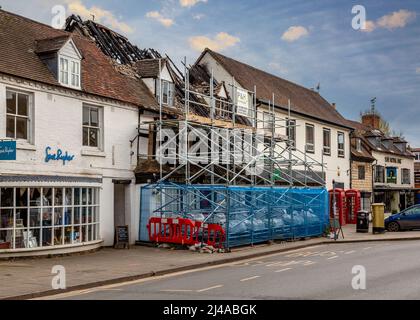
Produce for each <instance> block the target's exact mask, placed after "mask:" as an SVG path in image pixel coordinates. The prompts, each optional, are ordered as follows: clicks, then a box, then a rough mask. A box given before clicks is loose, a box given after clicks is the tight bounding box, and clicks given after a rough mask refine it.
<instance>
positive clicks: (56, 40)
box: [0, 9, 158, 110]
mask: <svg viewBox="0 0 420 320" xmlns="http://www.w3.org/2000/svg"><path fill="white" fill-rule="evenodd" d="M69 37H72V40H73V41H74V43H75V45H76V47H77V48H78V50H79V51H80V52H81V54H82V56H83V60H82V75H81V78H82V81H81V83H82V91H83V92H85V93H89V94H93V95H98V96H101V97H106V98H110V99H114V100H119V101H122V102H125V103H129V104H133V105H136V106H140V107H144V108H146V109H150V110H158V104H157V102H156V100H155V99H154V97H153V95H152V94H151V93H150V91H149V90H148V89H147V87H146V85H145V84H144V83H143V81H142V80H141V79H137V78H135V77H129V76H127V75H124V74H122V73H120V72H118V70H117V69H116V68H115V67H114V66H113V63H112V61H111V59H109V58H108V57H107V56H106V55H105V54H103V53H102V51H101V50H100V49H99V48H98V47H97V46H96V45H95V42H93V41H92V40H90V39H89V38H87V37H84V36H81V35H80V34H72V33H70V32H67V31H63V30H57V29H54V28H52V27H50V26H48V25H45V24H42V23H39V22H36V21H33V20H30V19H28V18H25V17H22V16H18V15H16V14H13V13H10V12H6V11H4V10H1V9H0V43H1V46H0V57H1V59H0V72H1V73H4V74H9V75H13V76H17V77H20V78H24V79H29V80H33V81H37V82H41V83H45V84H49V85H53V86H61V85H60V83H59V82H58V81H57V79H56V78H55V77H54V75H53V74H52V73H51V72H50V70H49V69H48V67H47V66H46V65H45V64H44V63H43V62H42V60H41V59H40V57H39V55H38V54H37V52H40V51H43V52H44V51H48V50H56V48H57V47H58V46H59V45H61V42H62V41H64V39H66V38H69ZM69 90H71V89H69Z"/></svg>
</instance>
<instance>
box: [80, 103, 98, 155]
mask: <svg viewBox="0 0 420 320" xmlns="http://www.w3.org/2000/svg"><path fill="white" fill-rule="evenodd" d="M101 111H102V109H101V108H99V107H93V106H83V146H86V147H95V148H101V147H102V146H101V143H102V141H101V137H102V119H101V118H102V112H101Z"/></svg>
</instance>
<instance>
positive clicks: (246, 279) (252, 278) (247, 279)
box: [241, 276, 261, 282]
mask: <svg viewBox="0 0 420 320" xmlns="http://www.w3.org/2000/svg"><path fill="white" fill-rule="evenodd" d="M260 277H261V276H255V277H250V278H245V279H242V280H241V282H245V281H250V280H254V279H258V278H260Z"/></svg>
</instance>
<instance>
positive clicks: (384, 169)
mask: <svg viewBox="0 0 420 320" xmlns="http://www.w3.org/2000/svg"><path fill="white" fill-rule="evenodd" d="M380 168H382V170H383V171H382V174H381V176H379V175H378V170H379V169H380ZM385 171H386V168H385V166H381V165H376V166H375V183H385V175H386V174H385ZM379 177H380V178H381V179H379V180H378V178H379Z"/></svg>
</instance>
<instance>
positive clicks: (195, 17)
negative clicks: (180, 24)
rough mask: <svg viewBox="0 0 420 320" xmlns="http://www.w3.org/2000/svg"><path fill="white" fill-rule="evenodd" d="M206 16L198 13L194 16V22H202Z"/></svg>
mask: <svg viewBox="0 0 420 320" xmlns="http://www.w3.org/2000/svg"><path fill="white" fill-rule="evenodd" d="M205 16H206V15H205V14H202V13H197V14H194V15H193V19H194V20H201V19H203V18H204V17H205Z"/></svg>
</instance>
